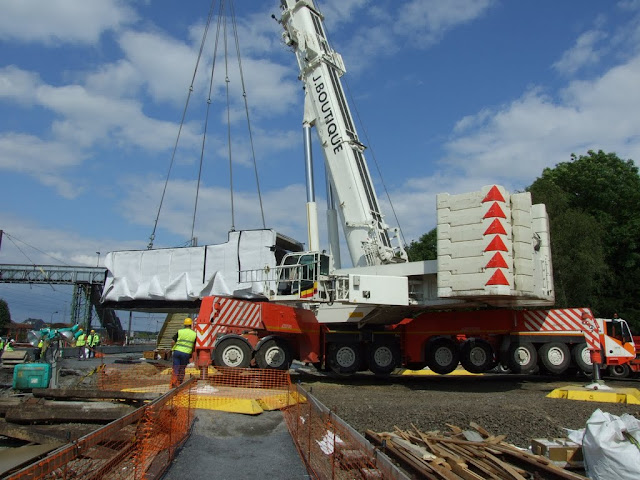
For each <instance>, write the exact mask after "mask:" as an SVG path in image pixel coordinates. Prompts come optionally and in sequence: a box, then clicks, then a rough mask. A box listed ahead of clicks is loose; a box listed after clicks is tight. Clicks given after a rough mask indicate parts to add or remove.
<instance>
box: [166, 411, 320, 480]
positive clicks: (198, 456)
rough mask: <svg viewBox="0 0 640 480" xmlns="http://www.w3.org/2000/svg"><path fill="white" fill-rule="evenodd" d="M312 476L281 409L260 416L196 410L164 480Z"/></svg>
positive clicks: (291, 479)
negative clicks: (191, 427) (299, 453)
mask: <svg viewBox="0 0 640 480" xmlns="http://www.w3.org/2000/svg"><path fill="white" fill-rule="evenodd" d="M186 478H194V479H195V478H215V479H216V480H241V479H245V478H246V479H255V478H273V479H279V480H294V479H295V480H302V479H308V478H311V477H310V476H309V475H308V474H307V471H306V468H305V467H304V464H303V463H302V460H301V459H300V456H299V455H298V451H297V450H296V447H295V445H294V443H293V440H292V439H291V436H290V435H289V431H288V430H287V426H286V424H285V422H284V417H283V416H282V413H281V412H280V411H277V410H276V411H266V412H264V413H261V414H260V415H255V416H253V415H242V414H238V413H226V412H217V411H212V410H196V420H195V423H194V427H193V432H192V433H191V436H190V437H189V439H188V440H187V442H186V443H185V445H184V446H183V448H182V449H181V450H180V452H179V453H178V455H177V456H176V458H175V459H174V461H173V463H172V465H171V466H170V467H169V469H168V471H167V473H166V474H165V476H164V477H163V480H184V479H186Z"/></svg>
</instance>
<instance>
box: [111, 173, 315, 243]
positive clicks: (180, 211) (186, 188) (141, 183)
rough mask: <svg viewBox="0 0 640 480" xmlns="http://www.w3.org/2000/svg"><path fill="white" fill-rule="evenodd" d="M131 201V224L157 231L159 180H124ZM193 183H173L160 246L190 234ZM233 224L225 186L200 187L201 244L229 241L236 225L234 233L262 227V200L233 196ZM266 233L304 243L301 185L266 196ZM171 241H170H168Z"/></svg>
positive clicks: (250, 194) (126, 208)
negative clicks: (155, 225)
mask: <svg viewBox="0 0 640 480" xmlns="http://www.w3.org/2000/svg"><path fill="white" fill-rule="evenodd" d="M122 185H123V187H124V188H123V190H124V191H126V192H127V196H126V197H124V198H123V199H122V209H121V210H122V212H123V214H124V216H125V217H126V219H127V220H128V221H129V222H131V223H132V224H136V225H148V226H149V227H152V226H153V222H154V220H155V216H156V214H157V210H158V199H159V198H160V194H161V193H162V189H163V188H164V181H163V180H160V179H151V178H141V177H131V176H129V177H127V178H126V179H123V180H122ZM195 194H196V183H195V181H190V180H189V181H186V180H172V181H170V182H169V184H168V186H167V190H166V195H165V199H164V203H163V207H162V211H161V213H160V218H159V222H158V231H157V233H156V238H157V244H156V246H160V245H173V246H175V245H176V242H174V243H173V244H172V243H171V239H176V238H178V239H180V240H179V241H178V242H177V243H178V244H179V243H180V242H186V241H188V240H189V236H190V234H191V225H192V221H193V209H194V203H195ZM233 201H234V220H233V221H234V223H233V224H232V217H231V197H230V193H229V189H228V188H227V187H211V186H207V185H204V184H203V185H202V186H201V187H200V192H199V195H198V213H197V217H196V228H195V236H196V237H198V240H199V244H201V245H202V244H211V243H220V242H225V241H226V240H227V233H228V231H229V230H230V229H231V227H232V226H234V227H235V229H236V230H242V229H254V228H262V227H263V226H262V219H261V215H260V208H259V201H258V197H257V193H256V192H255V191H248V190H241V189H236V190H235V191H234V199H233ZM262 202H263V207H264V215H265V219H266V224H267V228H274V229H275V230H277V231H280V232H282V233H284V234H286V235H289V236H291V237H294V238H297V239H299V240H301V241H306V238H305V237H301V236H302V235H305V236H306V223H305V222H306V219H305V214H306V211H305V202H306V194H305V190H304V186H303V185H288V186H285V187H283V188H278V189H272V190H266V191H264V190H263V192H262ZM167 237H169V239H170V240H168V239H167Z"/></svg>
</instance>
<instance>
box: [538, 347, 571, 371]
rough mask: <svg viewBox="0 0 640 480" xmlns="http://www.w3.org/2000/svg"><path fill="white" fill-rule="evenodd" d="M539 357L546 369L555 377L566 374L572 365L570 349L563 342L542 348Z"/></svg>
mask: <svg viewBox="0 0 640 480" xmlns="http://www.w3.org/2000/svg"><path fill="white" fill-rule="evenodd" d="M538 356H539V357H540V362H541V363H542V366H543V367H544V369H545V370H546V371H547V372H549V373H551V374H553V375H560V374H562V373H564V372H566V371H567V368H569V365H571V352H570V351H569V347H567V345H566V344H564V343H561V342H549V343H545V344H544V345H542V347H540V350H539V351H538Z"/></svg>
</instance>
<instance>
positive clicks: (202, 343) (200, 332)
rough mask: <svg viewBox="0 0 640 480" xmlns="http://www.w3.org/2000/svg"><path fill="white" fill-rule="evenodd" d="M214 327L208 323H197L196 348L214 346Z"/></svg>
mask: <svg viewBox="0 0 640 480" xmlns="http://www.w3.org/2000/svg"><path fill="white" fill-rule="evenodd" d="M212 334H213V325H211V324H208V323H196V348H207V347H212V346H213V341H212V339H213V337H212Z"/></svg>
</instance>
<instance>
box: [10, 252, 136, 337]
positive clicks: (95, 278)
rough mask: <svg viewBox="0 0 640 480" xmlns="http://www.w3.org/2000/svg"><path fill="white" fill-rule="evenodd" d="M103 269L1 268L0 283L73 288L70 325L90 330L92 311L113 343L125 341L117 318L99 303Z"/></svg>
mask: <svg viewBox="0 0 640 480" xmlns="http://www.w3.org/2000/svg"><path fill="white" fill-rule="evenodd" d="M106 277H107V270H106V268H101V267H83V266H58V265H17V264H7V265H0V283H23V284H48V285H73V297H72V301H71V303H72V305H71V322H72V323H73V324H80V325H84V326H86V327H87V328H89V327H91V320H92V317H93V315H92V312H93V309H95V312H96V314H97V317H98V320H99V321H100V324H101V325H102V326H103V327H104V328H105V329H106V331H107V334H108V336H109V338H110V339H111V340H112V341H113V342H121V341H123V340H124V339H125V332H124V330H123V329H122V324H121V323H120V319H119V318H118V316H117V315H116V314H115V312H114V311H113V310H112V309H110V308H104V307H103V306H102V305H101V304H100V297H101V296H102V289H103V287H104V283H105V279H106Z"/></svg>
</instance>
